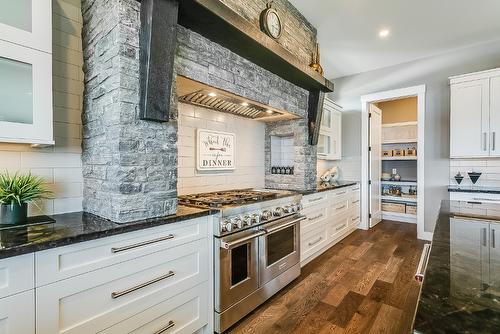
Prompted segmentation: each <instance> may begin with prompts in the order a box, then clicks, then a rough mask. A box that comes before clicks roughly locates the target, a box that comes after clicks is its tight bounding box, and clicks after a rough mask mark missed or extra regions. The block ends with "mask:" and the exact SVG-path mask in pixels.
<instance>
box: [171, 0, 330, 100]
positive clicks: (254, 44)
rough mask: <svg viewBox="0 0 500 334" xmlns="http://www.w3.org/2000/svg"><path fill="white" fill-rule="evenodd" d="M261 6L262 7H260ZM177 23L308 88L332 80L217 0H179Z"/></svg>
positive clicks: (326, 88) (326, 89)
mask: <svg viewBox="0 0 500 334" xmlns="http://www.w3.org/2000/svg"><path fill="white" fill-rule="evenodd" d="M263 9H264V8H263ZM179 13H180V15H179V24H181V25H182V26H184V27H186V28H188V29H191V30H194V31H196V32H198V33H199V34H201V35H203V36H205V37H207V38H208V39H210V40H212V41H214V42H216V43H217V44H220V45H222V46H224V47H226V48H228V49H229V50H231V51H233V52H235V53H237V54H238V55H240V56H242V57H243V58H246V59H248V60H250V61H251V62H253V63H255V64H257V65H259V66H261V67H263V68H265V69H266V70H268V71H270V72H272V73H274V74H276V75H278V76H280V77H282V78H283V79H285V80H287V81H290V82H291V83H293V84H295V85H297V86H299V87H302V88H304V89H306V90H308V91H311V90H313V91H315V90H320V91H323V92H332V91H333V83H332V82H330V81H329V80H327V79H326V78H324V77H323V76H322V75H321V74H319V73H318V72H316V71H314V70H313V69H311V68H310V67H309V64H304V63H302V62H301V61H300V60H299V59H298V58H297V57H296V56H295V55H294V54H292V53H291V52H290V51H288V50H287V49H285V48H284V47H282V46H281V45H280V44H279V43H277V42H276V41H275V40H273V39H272V38H270V37H269V36H267V35H266V34H265V33H263V32H262V31H260V30H259V29H258V28H256V27H255V26H253V25H252V24H251V23H250V22H248V21H247V20H246V19H244V18H243V17H241V16H240V15H239V14H238V13H236V12H235V11H233V10H232V9H231V8H229V7H228V6H226V5H225V4H224V3H222V2H221V1H219V0H182V1H181V2H180V7H179Z"/></svg>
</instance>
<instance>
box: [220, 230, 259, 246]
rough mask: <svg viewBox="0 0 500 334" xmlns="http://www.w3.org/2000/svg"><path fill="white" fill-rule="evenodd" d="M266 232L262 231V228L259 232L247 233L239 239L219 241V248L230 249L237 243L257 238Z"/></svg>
mask: <svg viewBox="0 0 500 334" xmlns="http://www.w3.org/2000/svg"><path fill="white" fill-rule="evenodd" d="M264 234H266V231H263V230H260V231H259V232H257V233H252V234H250V235H247V236H245V237H243V238H240V239H236V240H233V241H222V240H221V241H220V248H222V249H232V248H234V247H236V246H238V245H241V244H243V243H245V242H247V241H249V240H252V239H255V238H258V237H260V236H262V235H264Z"/></svg>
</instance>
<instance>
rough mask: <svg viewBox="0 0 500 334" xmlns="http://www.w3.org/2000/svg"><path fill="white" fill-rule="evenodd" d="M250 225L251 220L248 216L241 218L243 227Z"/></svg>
mask: <svg viewBox="0 0 500 334" xmlns="http://www.w3.org/2000/svg"><path fill="white" fill-rule="evenodd" d="M250 225H252V218H251V217H250V216H245V217H243V226H250Z"/></svg>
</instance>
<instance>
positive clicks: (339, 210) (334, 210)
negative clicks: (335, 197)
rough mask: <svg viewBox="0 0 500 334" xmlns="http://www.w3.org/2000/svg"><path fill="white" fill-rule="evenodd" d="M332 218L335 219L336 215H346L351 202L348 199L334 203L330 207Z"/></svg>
mask: <svg viewBox="0 0 500 334" xmlns="http://www.w3.org/2000/svg"><path fill="white" fill-rule="evenodd" d="M328 210H329V215H330V217H331V218H330V219H331V220H335V219H336V217H338V216H340V215H344V214H345V213H346V212H347V211H348V210H349V202H348V200H347V199H344V200H342V201H339V202H337V203H334V204H333V205H332V206H330V207H329V208H328Z"/></svg>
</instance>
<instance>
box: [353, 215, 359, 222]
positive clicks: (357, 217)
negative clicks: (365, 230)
mask: <svg viewBox="0 0 500 334" xmlns="http://www.w3.org/2000/svg"><path fill="white" fill-rule="evenodd" d="M358 219H359V216H356V217H354V218H351V220H352V221H356V220H358Z"/></svg>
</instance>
